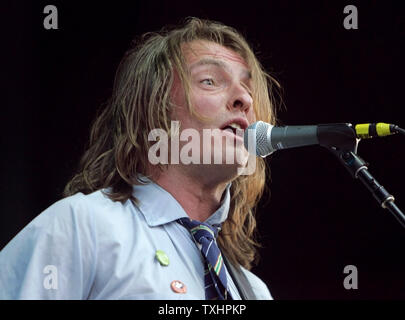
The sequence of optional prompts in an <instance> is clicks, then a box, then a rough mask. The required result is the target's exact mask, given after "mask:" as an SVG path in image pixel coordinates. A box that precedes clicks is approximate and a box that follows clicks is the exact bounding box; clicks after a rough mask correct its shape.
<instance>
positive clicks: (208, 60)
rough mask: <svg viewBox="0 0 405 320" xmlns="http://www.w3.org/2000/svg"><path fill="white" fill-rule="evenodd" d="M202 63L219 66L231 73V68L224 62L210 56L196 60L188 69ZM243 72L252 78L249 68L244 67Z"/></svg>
mask: <svg viewBox="0 0 405 320" xmlns="http://www.w3.org/2000/svg"><path fill="white" fill-rule="evenodd" d="M203 65H214V66H217V67H220V68H222V69H224V70H226V71H227V72H229V73H232V72H231V68H230V67H229V66H228V65H227V64H226V63H224V62H222V61H220V60H216V59H212V58H204V59H201V60H199V61H198V62H196V63H194V64H192V65H191V66H190V70H192V69H194V68H196V67H199V66H203ZM245 73H246V77H247V78H248V79H252V72H251V71H250V70H247V69H245Z"/></svg>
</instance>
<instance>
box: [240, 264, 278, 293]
mask: <svg viewBox="0 0 405 320" xmlns="http://www.w3.org/2000/svg"><path fill="white" fill-rule="evenodd" d="M241 269H242V271H243V273H244V274H245V275H246V277H247V279H248V281H249V283H250V285H251V286H252V289H253V292H254V293H255V295H256V297H257V300H273V297H272V296H271V294H270V291H269V288H268V287H267V285H266V284H265V283H264V282H263V280H262V279H260V278H259V277H258V276H256V275H255V274H254V273H253V272H251V271H249V270H247V269H245V268H243V267H241Z"/></svg>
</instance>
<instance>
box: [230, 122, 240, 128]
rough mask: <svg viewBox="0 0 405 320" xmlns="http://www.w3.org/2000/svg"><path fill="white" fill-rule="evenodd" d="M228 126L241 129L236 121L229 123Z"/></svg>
mask: <svg viewBox="0 0 405 320" xmlns="http://www.w3.org/2000/svg"><path fill="white" fill-rule="evenodd" d="M229 126H230V127H232V128H234V129H241V126H240V125H239V124H238V123H231V124H230V125H229Z"/></svg>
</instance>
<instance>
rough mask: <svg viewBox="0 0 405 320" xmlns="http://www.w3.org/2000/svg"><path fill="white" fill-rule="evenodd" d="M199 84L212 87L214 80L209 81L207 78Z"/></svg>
mask: <svg viewBox="0 0 405 320" xmlns="http://www.w3.org/2000/svg"><path fill="white" fill-rule="evenodd" d="M200 82H201V83H203V84H206V85H209V86H213V85H214V80H213V79H211V78H207V79H204V80H201V81H200Z"/></svg>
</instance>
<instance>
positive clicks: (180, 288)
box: [170, 280, 187, 293]
mask: <svg viewBox="0 0 405 320" xmlns="http://www.w3.org/2000/svg"><path fill="white" fill-rule="evenodd" d="M170 287H171V288H172V290H173V291H174V292H176V293H186V292H187V287H186V285H185V284H184V283H183V282H181V281H179V280H174V281H172V283H170Z"/></svg>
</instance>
